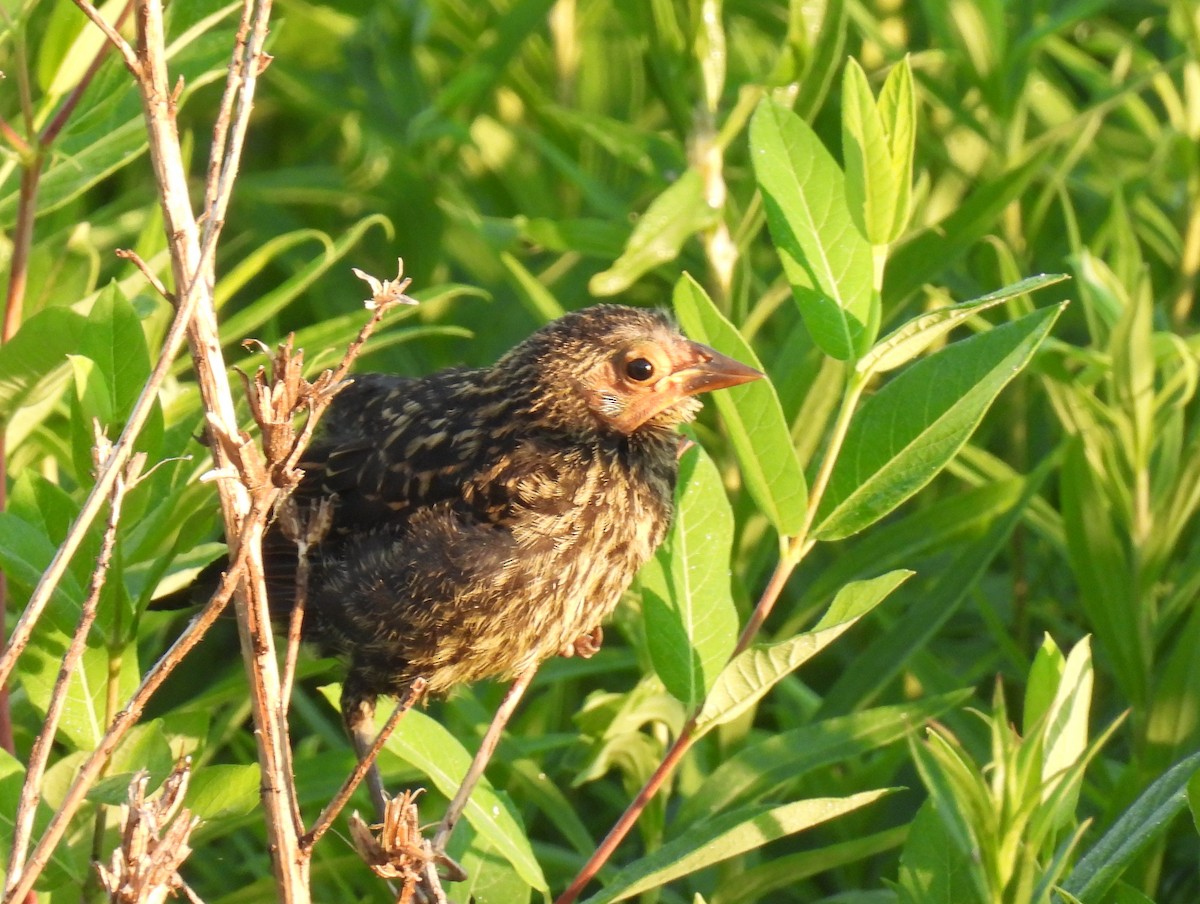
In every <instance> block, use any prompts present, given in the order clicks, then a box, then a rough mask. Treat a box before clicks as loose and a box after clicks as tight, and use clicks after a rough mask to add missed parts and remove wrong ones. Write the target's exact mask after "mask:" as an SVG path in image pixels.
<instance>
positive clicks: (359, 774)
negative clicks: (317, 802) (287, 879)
mask: <svg viewBox="0 0 1200 904" xmlns="http://www.w3.org/2000/svg"><path fill="white" fill-rule="evenodd" d="M424 693H425V679H424V678H414V679H413V681H412V683H411V684H409V686H408V693H407V694H405V696H404V699H403V700H401V701H400V702H399V703H397V704H396V708H395V709H394V710H392V714H391V715H390V716H388V720H387V722H385V723H384V725H383V728H381V729H380V730H379V735H378V736H377V737H376V738H375V743H373V744H372V745H371V747H370V749H369V750H368V751H367V753H366V755H365V756H363V757H362V758H361V759H360V760H359V761H358V763H357V765H355V767H354V771H353V772H351V773H350V776H349V777H348V778H347V779H346V781H345V782H344V783H343V784H342V787H341V790H339V791H338V793H337V794H335V795H334V797H333V800H331V801H330V802H329V803H328V804H327V805H326V807H325V809H324V810H322V811H321V815H320V816H318V817H317V821H316V822H315V823H313V827H312V828H311V829H310V830H309V831H308V833H307V834H306V835H305V836H304V837H303V838H301V839H300V847H301V850H304V851H306V852H307V851H311V850H312V847H313V845H314V844H316V843H317V842H318V841H320V839H321V836H322V835H324V834H325V833H326V832H327V831H329V827H330V826H331V825H333V821H334V820H335V819H336V818H337V815H338V814H339V813H340V812H342V810H343V809H344V808H345V806H346V804H347V803H348V802H349V800H350V796H351V795H352V794H354V792H355V790H356V789H357V788H358V786H359V785H360V784H361V783H362V780H363V777H364V776H366V774H367V772H368V770H370V768H371V767H372V766H373V765H374V763H375V759H376V757H378V756H379V751H381V750H382V749H383V745H384V744H386V743H387V740H388V738H390V737H391V735H392V732H393V731H394V730H395V728H396V725H398V724H399V722H400V720H401V719H402V718H404V715H405V713H407V712H408V711H409V710H410V709H412V708H413V706H414V705H415V704H416V702H417V701H418V700H420V699H421V696H422V695H423V694H424Z"/></svg>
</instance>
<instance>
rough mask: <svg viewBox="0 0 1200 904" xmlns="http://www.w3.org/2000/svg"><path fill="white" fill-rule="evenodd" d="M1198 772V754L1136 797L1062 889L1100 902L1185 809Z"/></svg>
mask: <svg viewBox="0 0 1200 904" xmlns="http://www.w3.org/2000/svg"><path fill="white" fill-rule="evenodd" d="M1197 770H1200V753H1193V754H1192V755H1191V756H1189V757H1186V758H1185V759H1183V760H1180V761H1179V762H1178V763H1176V764H1175V765H1174V766H1172V767H1171V768H1170V769H1168V770H1167V771H1166V773H1164V774H1163V775H1162V776H1160V777H1159V778H1157V779H1156V780H1155V781H1154V782H1153V783H1152V784H1151V785H1150V786H1149V787H1148V788H1147V789H1146V790H1145V791H1143V792H1142V793H1141V795H1139V797H1138V799H1137V800H1135V801H1134V802H1133V803H1132V804H1131V805H1130V807H1129V809H1127V810H1126V811H1125V812H1124V813H1122V814H1121V816H1120V818H1118V819H1117V821H1116V822H1115V823H1113V825H1112V827H1111V828H1110V829H1109V830H1108V831H1107V832H1105V833H1104V835H1103V837H1102V838H1101V839H1100V840H1099V841H1097V842H1096V844H1095V845H1093V846H1092V849H1091V850H1090V851H1088V852H1087V853H1086V854H1085V855H1084V856H1083V858H1082V859H1081V860H1080V861H1079V863H1078V864H1077V865H1076V866H1075V869H1074V870H1073V871H1072V873H1071V875H1070V876H1068V877H1067V879H1066V881H1065V882H1063V889H1064V890H1065V891H1067V892H1068V893H1070V894H1072V895H1074V896H1075V897H1077V898H1079V899H1080V900H1081V901H1099V900H1100V899H1101V898H1103V897H1104V895H1105V894H1106V893H1107V892H1108V890H1109V889H1110V888H1112V887H1113V884H1114V883H1115V882H1116V881H1117V879H1118V877H1119V876H1120V875H1121V874H1122V873H1123V872H1124V871H1125V869H1126V868H1127V867H1129V866H1130V865H1131V864H1132V863H1133V861H1134V860H1135V859H1137V857H1138V855H1139V854H1140V853H1141V852H1142V851H1143V850H1145V849H1146V846H1147V845H1149V844H1150V843H1151V842H1153V841H1154V839H1156V838H1158V837H1159V836H1160V835H1162V834H1163V832H1165V831H1166V830H1167V828H1168V827H1169V826H1170V824H1171V820H1173V819H1174V818H1175V817H1176V816H1178V815H1179V813H1180V811H1181V810H1183V808H1184V807H1185V806H1186V805H1187V789H1188V783H1189V782H1190V781H1191V780H1192V779H1193V777H1194V776H1195V775H1196V774H1197Z"/></svg>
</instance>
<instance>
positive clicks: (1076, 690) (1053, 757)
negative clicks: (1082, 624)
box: [1042, 637, 1094, 812]
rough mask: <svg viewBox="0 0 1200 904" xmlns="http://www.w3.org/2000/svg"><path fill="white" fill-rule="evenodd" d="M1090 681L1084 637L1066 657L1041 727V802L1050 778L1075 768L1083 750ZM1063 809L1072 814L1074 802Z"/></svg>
mask: <svg viewBox="0 0 1200 904" xmlns="http://www.w3.org/2000/svg"><path fill="white" fill-rule="evenodd" d="M1093 681H1094V676H1093V673H1092V645H1091V642H1090V641H1089V639H1088V638H1086V637H1085V638H1083V639H1082V640H1081V641H1079V643H1077V644H1076V645H1075V647H1074V648H1073V649H1072V650H1071V652H1070V653H1069V654H1067V661H1066V664H1065V667H1064V669H1063V673H1062V679H1061V680H1060V681H1059V684H1058V690H1057V693H1056V694H1055V695H1054V701H1053V702H1052V703H1051V705H1050V709H1049V710H1048V718H1047V719H1046V723H1045V727H1044V728H1043V738H1044V742H1043V747H1044V751H1045V752H1044V753H1043V759H1042V783H1043V786H1044V789H1045V790H1043V792H1042V799H1043V800H1045V799H1046V797H1047V796H1048V795H1049V793H1050V791H1049V788H1048V786H1049V785H1050V783H1051V779H1052V778H1053V777H1054V776H1056V775H1058V774H1059V773H1061V772H1064V771H1065V770H1067V769H1069V768H1070V767H1071V766H1073V765H1075V763H1077V762H1078V761H1079V759H1080V757H1082V756H1083V755H1084V753H1085V752H1086V751H1087V747H1088V711H1089V709H1090V708H1091V703H1092V684H1093ZM1066 809H1067V810H1068V812H1074V809H1075V807H1074V802H1073V801H1072V802H1071V803H1070V804H1069V805H1068V806H1067V808H1066Z"/></svg>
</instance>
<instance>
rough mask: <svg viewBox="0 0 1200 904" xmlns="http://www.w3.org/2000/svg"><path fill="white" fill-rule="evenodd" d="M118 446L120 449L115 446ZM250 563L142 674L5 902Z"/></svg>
mask: <svg viewBox="0 0 1200 904" xmlns="http://www.w3.org/2000/svg"><path fill="white" fill-rule="evenodd" d="M114 451H115V450H114ZM244 570H245V566H244V564H243V563H241V562H235V563H234V564H233V566H232V567H231V568H230V569H229V571H228V572H226V573H225V576H224V577H223V578H222V580H221V584H220V586H219V587H218V588H217V592H216V593H215V594H213V597H212V599H211V600H209V603H208V605H207V606H205V607H204V609H203V610H202V611H201V612H200V614H199V615H197V616H196V617H195V618H194V619H193V620H192V621H191V623H190V624H189V625H188V626H187V628H185V629H184V631H183V633H182V634H180V635H179V637H178V639H177V640H176V641H175V643H174V644H172V645H171V648H170V649H169V650H167V652H166V653H165V654H163V657H162V658H161V659H159V660H158V662H156V663H155V664H154V667H153V668H152V669H150V671H149V672H147V673H146V677H145V678H143V679H142V683H141V684H140V685H139V686H138V689H137V690H136V691H135V692H134V694H133V697H132V698H130V701H129V703H128V704H126V706H125V708H124V709H123V710H121V712H119V713H118V714H117V717H116V718H115V719H113V722H112V724H111V725H110V726H109V727H108V731H106V732H105V733H104V737H103V738H101V739H100V743H99V744H97V745H96V749H95V750H93V751H92V752H91V753H90V754H89V755H88V757H87V759H86V760H84V761H83V764H82V765H81V766H80V767H79V770H78V771H77V772H76V773H75V780H74V781H73V782H72V783H71V786H70V788H68V789H67V793H66V795H65V796H64V797H63V802H62V804H61V805H60V806H59V808H58V811H57V812H56V813H55V814H54V816H53V817H51V819H50V823H49V824H48V825H47V826H46V830H45V832H44V833H43V835H42V837H41V840H39V841H38V843H37V846H36V847H35V848H34V849H33V852H32V853H31V854H30V855H29V861H28V864H27V866H26V869H25V872H24V873H22V875H21V877H20V879H19V881H18V882H16V883H15V885H14V887H13V888H12V889H10V890H9V891H8V892H6V893H5V895H4V900H3V904H16V902H17V901H20V900H22V899H23V898H24V897H25V895H26V894H28V893H29V892H30V891H31V890H32V889H33V884H34V882H36V881H37V877H38V876H39V875H41V872H42V870H44V869H45V868H46V864H47V863H49V862H50V857H51V855H52V854H53V853H54V849H55V847H57V845H58V843H59V841H61V840H62V837H63V835H65V834H66V832H67V829H69V828H70V825H71V820H72V819H73V818H74V816H75V814H76V813H77V812H78V810H79V807H80V806H82V804H83V802H84V800H85V799H86V797H87V793H88V791H90V790H91V788H92V785H94V784H95V783H96V779H98V778H99V777H100V773H101V772H102V771H103V769H104V767H105V766H106V765H107V764H108V759H109V757H111V756H112V754H113V751H114V750H116V748H117V745H118V744H120V743H121V740H122V739H123V738H124V737H125V735H126V733H128V731H129V730H130V729H131V728H133V726H134V725H136V724H137V722H138V720H139V719H140V718H141V716H142V711H143V710H144V709H145V708H146V704H147V703H148V702H149V701H150V698H151V697H152V696H153V695H154V693H155V691H157V690H158V688H159V687H160V686H161V685H162V683H163V681H165V680H166V678H167V676H168V675H170V674H171V672H173V671H174V670H175V668H176V667H177V666H178V665H179V663H180V662H181V661H182V660H183V658H184V657H185V656H186V655H187V654H188V653H189V652H191V650H192V648H193V647H195V646H196V644H197V643H199V642H200V639H201V638H202V637H203V636H204V635H205V634H206V633H207V632H208V629H209V628H211V627H212V625H213V622H215V621H216V620H217V618H218V617H219V616H220V614H221V613H222V612H223V611H224V610H225V607H226V606H227V605H228V604H229V598H230V597H231V596H232V595H233V591H234V588H235V587H237V585H238V582H239V581H240V580H241V577H242V574H243V572H244Z"/></svg>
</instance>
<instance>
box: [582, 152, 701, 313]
mask: <svg viewBox="0 0 1200 904" xmlns="http://www.w3.org/2000/svg"><path fill="white" fill-rule="evenodd" d="M719 215H720V214H719V212H718V211H717V210H715V209H713V208H712V207H710V206H709V203H708V200H707V199H706V198H705V196H704V179H703V177H702V176H701V175H700V172H699V170H695V169H689V170H688V171H687V172H686V173H684V174H683V175H682V176H680V177H679V179H678V180H676V181H675V182H674V183H673V184H671V185H670V186H669V187H668V188H667V189H666V191H664V192H663V193H662V194H661V195H659V196H658V197H657V198H655V199H654V200H653V201H652V202H651V203H650V206H649V207H648V208H647V209H646V212H645V213H644V214H642V216H641V218H640V219H639V220H638V222H637V225H636V226H634V228H633V232H632V233H631V234H630V236H629V240H628V241H627V242H626V243H625V251H624V252H623V253H622V254H621V256H620V257H619V258H617V259H616V260H615V261H614V262H613V265H612V266H611V267H609V268H608V269H607V270H605V271H603V272H601V273H597V274H596V275H595V276H593V277H592V278H591V280H590V281H589V282H588V290H589V291H590V292H591V293H592V294H593V295H598V296H601V297H603V296H608V295H616V294H618V293H619V292H624V291H625V290H626V289H628V288H629V287H630V286H631V285H633V284H634V283H635V282H637V280H638V279H639V278H641V276H642V275H643V274H645V273H647V272H648V271H650V270H652V269H654V268H655V267H657V266H658V265H659V264H665V263H667V262H668V261H673V260H675V258H677V257H678V256H679V249H680V248H682V247H683V243H684V242H686V241H687V240H688V239H689V238H691V237H692V236H693V235H695V234H696V233H697V232H699V231H701V230H702V229H707V228H708V227H709V226H712V225H713V224H714V223H715V222H716V221H717V217H718V216H719Z"/></svg>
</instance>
